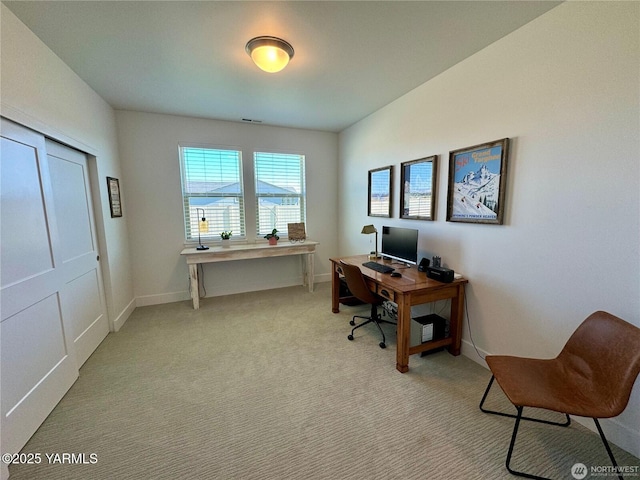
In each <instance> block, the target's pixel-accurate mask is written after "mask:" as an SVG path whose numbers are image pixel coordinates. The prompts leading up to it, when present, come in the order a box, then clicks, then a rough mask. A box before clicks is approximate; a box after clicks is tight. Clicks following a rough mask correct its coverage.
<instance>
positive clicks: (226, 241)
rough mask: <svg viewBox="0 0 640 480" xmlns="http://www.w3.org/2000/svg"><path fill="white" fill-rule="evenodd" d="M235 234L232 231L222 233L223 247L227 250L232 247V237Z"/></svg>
mask: <svg viewBox="0 0 640 480" xmlns="http://www.w3.org/2000/svg"><path fill="white" fill-rule="evenodd" d="M232 233H233V232H231V230H229V231H228V232H227V231H226V230H225V231H224V232H221V233H220V238H221V239H222V246H223V247H225V248H228V247H229V246H230V243H231V240H230V238H231V235H232Z"/></svg>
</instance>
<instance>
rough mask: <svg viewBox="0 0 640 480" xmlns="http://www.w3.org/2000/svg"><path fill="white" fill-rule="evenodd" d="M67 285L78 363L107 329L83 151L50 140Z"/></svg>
mask: <svg viewBox="0 0 640 480" xmlns="http://www.w3.org/2000/svg"><path fill="white" fill-rule="evenodd" d="M46 149H47V157H48V160H49V172H50V175H51V187H52V191H53V199H54V205H55V211H56V215H55V218H56V222H57V227H58V235H59V237H60V256H61V260H62V262H61V264H60V269H61V271H62V277H63V282H64V288H63V289H62V291H61V297H60V298H61V302H62V316H63V318H64V323H65V327H66V328H67V329H68V330H69V332H70V334H71V336H72V337H73V342H74V345H75V350H76V360H77V362H78V368H79V367H80V366H82V364H83V363H84V362H85V361H86V360H87V358H89V356H90V355H91V354H92V353H93V351H94V350H95V349H96V347H97V346H98V345H99V344H100V342H102V340H104V338H105V337H106V336H107V334H108V333H109V322H108V320H107V314H106V306H105V300H104V290H103V285H102V275H101V272H100V262H99V250H98V245H97V240H96V235H95V231H96V229H95V223H94V219H93V207H92V205H91V195H90V187H89V174H88V169H87V158H86V155H85V154H84V153H81V152H79V151H77V150H73V149H71V148H69V147H66V146H64V145H60V144H59V143H56V142H53V141H51V140H47V141H46Z"/></svg>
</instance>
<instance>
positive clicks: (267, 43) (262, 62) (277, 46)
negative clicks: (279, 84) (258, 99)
mask: <svg viewBox="0 0 640 480" xmlns="http://www.w3.org/2000/svg"><path fill="white" fill-rule="evenodd" d="M244 49H245V50H246V52H247V53H248V54H249V56H250V57H251V59H252V60H253V63H255V64H256V65H257V66H258V68H260V69H262V70H264V71H265V72H269V73H275V72H279V71H280V70H282V69H283V68H284V67H286V66H287V64H288V63H289V60H291V59H292V58H293V47H292V46H291V44H290V43H289V42H286V41H284V40H282V39H281V38H277V37H266V36H262V37H255V38H252V39H251V40H249V41H248V42H247V46H246V47H245V48H244Z"/></svg>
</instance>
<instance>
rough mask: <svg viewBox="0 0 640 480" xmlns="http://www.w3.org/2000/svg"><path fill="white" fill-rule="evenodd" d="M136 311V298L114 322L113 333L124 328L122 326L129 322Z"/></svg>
mask: <svg viewBox="0 0 640 480" xmlns="http://www.w3.org/2000/svg"><path fill="white" fill-rule="evenodd" d="M135 309H136V299H135V298H134V299H133V300H131V301H130V302H129V304H128V305H127V306H126V307H125V308H124V310H122V312H120V315H118V316H117V318H116V319H115V320H114V321H113V325H112V330H111V331H112V332H117V331H118V330H120V328H122V325H124V322H126V321H127V319H128V318H129V317H130V316H131V314H132V313H133V311H134V310H135Z"/></svg>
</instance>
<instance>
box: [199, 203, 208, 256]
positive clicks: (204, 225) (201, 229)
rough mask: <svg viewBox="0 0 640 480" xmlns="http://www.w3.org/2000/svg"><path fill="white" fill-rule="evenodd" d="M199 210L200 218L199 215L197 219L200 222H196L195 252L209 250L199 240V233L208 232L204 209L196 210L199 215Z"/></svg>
mask: <svg viewBox="0 0 640 480" xmlns="http://www.w3.org/2000/svg"><path fill="white" fill-rule="evenodd" d="M200 210H202V217H200V215H198V217H200V218H201V219H202V220H200V221H199V222H198V246H197V247H196V250H209V247H207V246H205V245H203V244H202V241H201V240H200V232H204V233H207V232H208V231H209V222H207V219H206V218H205V217H204V208H196V213H200Z"/></svg>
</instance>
